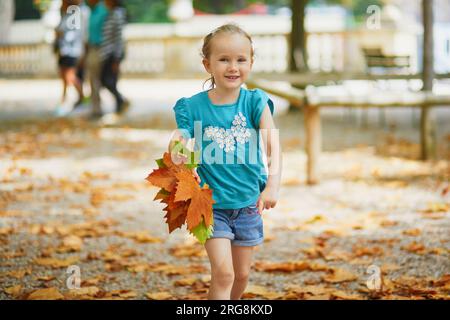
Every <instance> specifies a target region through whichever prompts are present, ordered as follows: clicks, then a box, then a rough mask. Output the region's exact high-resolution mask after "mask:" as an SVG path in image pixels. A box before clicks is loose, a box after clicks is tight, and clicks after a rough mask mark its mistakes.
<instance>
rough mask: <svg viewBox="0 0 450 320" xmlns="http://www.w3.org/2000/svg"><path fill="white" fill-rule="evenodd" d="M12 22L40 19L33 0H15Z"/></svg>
mask: <svg viewBox="0 0 450 320" xmlns="http://www.w3.org/2000/svg"><path fill="white" fill-rule="evenodd" d="M14 4H15V6H16V12H15V15H14V20H25V19H40V18H41V13H40V12H39V8H38V6H36V5H35V1H34V0H16V1H15V3H14Z"/></svg>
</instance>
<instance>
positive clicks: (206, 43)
mask: <svg viewBox="0 0 450 320" xmlns="http://www.w3.org/2000/svg"><path fill="white" fill-rule="evenodd" d="M222 33H228V34H240V35H242V36H244V37H246V38H247V39H248V40H249V41H250V47H251V49H250V50H251V51H250V52H251V53H250V55H251V59H252V60H253V58H254V55H255V51H254V49H253V41H252V38H251V37H250V35H249V34H248V33H247V32H245V31H244V30H243V29H241V27H239V26H238V25H236V24H233V23H227V24H224V25H222V26H220V27H218V28H216V29H214V30H213V31H211V32H210V33H208V34H207V35H206V36H205V37H204V38H203V46H202V53H201V55H202V57H203V59H209V56H210V55H211V40H212V39H214V37H215V36H217V35H219V34H222ZM208 81H211V86H210V89H212V88H214V86H215V85H216V82H215V81H214V77H213V76H211V78H209V79H206V80H205V82H204V83H203V87H204V86H205V83H206V82H208Z"/></svg>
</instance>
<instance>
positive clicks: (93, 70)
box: [86, 47, 102, 115]
mask: <svg viewBox="0 0 450 320" xmlns="http://www.w3.org/2000/svg"><path fill="white" fill-rule="evenodd" d="M86 63H87V68H88V73H89V82H90V85H91V102H92V113H93V114H94V115H100V114H101V113H102V111H101V107H100V89H101V82H100V76H101V61H100V57H99V53H98V48H95V47H90V48H89V51H88V55H87V61H86Z"/></svg>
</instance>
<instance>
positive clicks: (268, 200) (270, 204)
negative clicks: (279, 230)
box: [258, 187, 278, 214]
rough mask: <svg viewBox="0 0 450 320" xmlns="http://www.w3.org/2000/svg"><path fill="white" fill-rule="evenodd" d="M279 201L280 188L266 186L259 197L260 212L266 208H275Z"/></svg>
mask: <svg viewBox="0 0 450 320" xmlns="http://www.w3.org/2000/svg"><path fill="white" fill-rule="evenodd" d="M277 201H278V190H276V189H275V188H270V187H266V188H265V189H264V190H263V192H261V195H260V196H259V199H258V212H259V214H261V213H262V211H263V210H264V209H271V208H274V207H275V205H276V204H277Z"/></svg>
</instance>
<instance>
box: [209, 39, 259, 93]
mask: <svg viewBox="0 0 450 320" xmlns="http://www.w3.org/2000/svg"><path fill="white" fill-rule="evenodd" d="M210 45H211V47H210V48H211V52H210V55H209V57H208V58H206V59H203V65H204V66H205V69H206V71H207V72H208V73H210V74H211V75H212V76H213V77H214V81H215V83H216V86H217V87H218V88H221V89H237V88H240V87H241V85H242V84H243V83H244V82H245V80H247V77H248V75H249V73H250V71H251V69H252V65H253V58H252V47H251V43H250V41H249V39H247V37H245V36H243V35H241V34H227V33H224V34H218V35H216V36H215V37H214V38H213V39H211V44H210Z"/></svg>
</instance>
